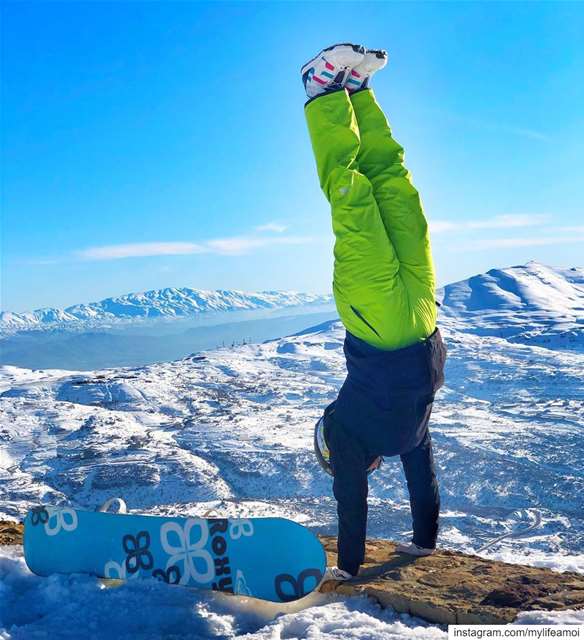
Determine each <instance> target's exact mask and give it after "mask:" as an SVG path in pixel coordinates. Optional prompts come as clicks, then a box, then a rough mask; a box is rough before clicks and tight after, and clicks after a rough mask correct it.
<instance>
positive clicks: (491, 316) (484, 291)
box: [439, 262, 584, 349]
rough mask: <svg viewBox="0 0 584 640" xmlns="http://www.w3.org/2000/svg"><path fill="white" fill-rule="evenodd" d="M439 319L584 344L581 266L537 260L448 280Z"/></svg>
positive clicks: (553, 342) (535, 340)
mask: <svg viewBox="0 0 584 640" xmlns="http://www.w3.org/2000/svg"><path fill="white" fill-rule="evenodd" d="M439 298H440V299H441V301H442V307H441V316H442V322H443V323H452V324H454V325H455V326H456V327H457V328H458V329H459V330H461V331H465V332H468V333H473V334H476V335H490V336H499V337H504V338H506V339H507V340H510V341H512V342H523V343H529V344H539V345H541V346H549V347H552V348H570V349H582V348H584V269H582V268H577V267H573V268H571V269H558V268H553V267H548V266H545V265H542V264H539V263H537V262H529V263H528V264H526V265H523V266H516V267H509V268H507V269H492V270H491V271H488V272H487V273H484V274H481V275H477V276H474V277H472V278H468V279H467V280H461V281H460V282H455V283H453V284H449V285H447V286H446V287H444V289H443V290H442V291H441V292H440V296H439Z"/></svg>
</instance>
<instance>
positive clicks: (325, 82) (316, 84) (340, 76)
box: [300, 43, 365, 98]
mask: <svg viewBox="0 0 584 640" xmlns="http://www.w3.org/2000/svg"><path fill="white" fill-rule="evenodd" d="M364 55H365V49H364V48H363V47H361V46H360V45H357V44H348V43H345V44H335V45H333V46H332V47H327V48H326V49H323V50H322V51H321V52H320V53H319V54H318V55H317V56H315V57H314V58H313V59H312V60H310V61H309V62H307V63H306V64H305V65H304V66H303V67H302V69H301V71H300V73H301V74H302V82H303V83H304V89H305V90H306V95H307V96H308V97H309V98H315V97H316V96H318V95H320V94H322V93H329V92H331V91H338V90H340V89H343V87H344V86H345V81H346V79H347V77H348V74H349V73H350V72H351V69H353V67H355V66H357V65H358V64H359V63H360V62H362V60H363V58H364Z"/></svg>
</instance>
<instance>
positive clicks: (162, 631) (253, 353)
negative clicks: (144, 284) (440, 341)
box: [0, 263, 584, 639]
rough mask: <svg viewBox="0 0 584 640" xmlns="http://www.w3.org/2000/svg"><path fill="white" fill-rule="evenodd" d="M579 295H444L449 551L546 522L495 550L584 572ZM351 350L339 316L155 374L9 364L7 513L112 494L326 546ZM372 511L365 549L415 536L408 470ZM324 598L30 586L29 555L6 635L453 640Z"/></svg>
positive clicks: (525, 282)
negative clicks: (304, 529)
mask: <svg viewBox="0 0 584 640" xmlns="http://www.w3.org/2000/svg"><path fill="white" fill-rule="evenodd" d="M471 280H472V279H471ZM583 283H584V273H583V271H582V270H575V271H574V270H550V269H549V268H548V267H543V266H541V265H535V264H533V263H530V264H529V265H526V266H525V267H513V268H511V269H505V270H497V271H493V272H490V274H485V276H478V277H477V279H476V280H475V281H474V283H473V284H472V286H471V285H470V284H469V283H468V282H467V283H466V284H461V283H457V284H456V285H452V286H451V288H450V289H449V288H448V287H447V288H446V290H445V300H447V301H448V304H445V305H444V306H443V307H442V311H441V313H442V317H441V326H442V327H443V333H444V335H445V339H446V342H447V345H448V349H449V359H448V362H447V372H446V387H445V388H444V389H443V390H442V391H441V392H440V396H439V399H438V402H437V404H436V407H435V411H434V414H433V421H432V436H433V441H434V443H435V457H436V461H437V465H438V473H439V479H440V484H441V495H442V504H443V512H442V528H441V538H440V543H441V544H442V546H444V547H447V548H452V549H458V550H461V551H467V552H474V551H477V550H478V549H479V548H480V547H482V546H483V545H484V544H485V543H486V542H488V541H490V540H492V539H494V538H496V537H498V536H500V535H502V534H504V533H506V532H508V531H510V530H515V529H521V528H524V527H525V525H526V524H528V523H529V522H531V521H533V518H534V515H535V514H538V516H539V517H540V518H541V524H540V525H539V526H538V527H537V528H535V529H534V530H532V531H530V532H529V533H528V534H526V535H525V536H523V537H519V538H510V539H509V538H508V539H505V540H502V541H501V542H499V543H497V544H496V545H494V546H492V547H490V548H489V549H487V550H486V551H484V552H483V553H482V555H484V556H485V557H491V558H497V559H502V560H505V561H508V562H521V563H527V564H532V565H536V566H547V567H549V568H553V569H556V570H560V571H579V572H584V553H583V550H584V456H582V451H583V450H584V447H583V444H584V441H583V438H584V432H583V426H584V382H583V376H582V372H583V371H584V348H583V347H584V335H583V333H582V326H583V321H584V311H583V309H584V305H583V304H582V291H583V289H582V287H583ZM473 292H474V293H473ZM477 292H479V293H477ZM479 294H480V295H479ZM144 295H146V294H144ZM165 295H167V296H168V297H170V298H173V299H174V297H175V295H176V294H175V293H172V292H171V291H170V290H169V292H168V294H165ZM566 327H569V328H568V329H566ZM566 331H567V333H566ZM568 334H569V336H570V338H569V340H568V339H564V337H562V336H565V335H568ZM534 336H535V337H534ZM343 337H344V332H343V328H342V326H341V325H340V323H338V322H329V323H325V324H323V325H319V326H317V327H312V328H309V329H307V330H305V331H302V332H301V333H299V334H296V335H293V336H289V337H286V338H282V339H279V340H274V341H270V342H266V343H264V344H251V345H245V346H240V347H235V348H230V349H228V348H226V349H219V350H215V351H210V352H205V353H204V354H199V355H198V356H195V357H187V358H184V359H182V360H177V361H174V362H166V363H159V364H153V365H148V366H144V367H134V368H117V369H104V370H100V371H91V372H87V371H85V372H67V371H62V370H48V369H46V370H34V371H33V370H28V369H20V368H18V367H12V366H4V367H0V517H2V518H8V519H10V518H12V519H18V518H21V517H22V516H23V515H24V514H25V512H26V511H27V510H28V509H29V508H30V507H31V506H33V505H35V504H38V503H40V502H45V503H54V504H58V503H63V502H70V503H71V504H73V505H74V506H76V507H80V508H88V509H93V508H95V507H96V506H97V505H99V504H101V503H102V502H104V501H105V500H106V499H108V498H111V497H113V496H118V495H119V496H122V497H123V498H124V499H125V500H126V502H127V503H128V505H129V507H130V509H131V510H135V511H138V512H148V513H157V514H172V515H175V514H181V515H187V514H192V515H195V514H202V513H204V512H206V511H207V510H208V509H211V508H213V509H216V510H217V511H219V512H220V513H223V514H226V515H236V514H237V515H240V516H245V515H249V514H253V515H255V516H264V515H280V516H285V517H289V518H292V519H295V520H297V521H298V522H301V523H302V524H305V525H306V526H309V527H311V528H313V529H314V530H315V531H318V532H323V533H333V532H334V531H335V527H336V513H335V508H336V505H335V501H334V499H333V497H332V492H331V482H330V479H329V478H328V477H326V476H325V475H324V474H323V473H322V472H321V470H320V468H319V466H318V464H317V463H316V460H315V458H314V455H313V453H312V435H313V431H312V430H313V425H314V422H315V421H316V419H317V418H318V417H319V415H320V414H321V412H322V409H323V407H324V406H325V405H326V404H327V403H328V402H330V401H332V400H333V399H334V397H335V395H336V393H337V391H338V388H339V386H340V384H341V383H342V380H343V378H344V375H345V369H344V360H343V353H342V344H343ZM369 514H370V515H369V530H368V531H369V535H370V536H371V537H385V538H392V539H403V538H407V537H408V536H409V532H410V529H411V524H410V514H409V505H408V502H407V489H406V487H405V482H404V479H403V477H402V472H401V469H400V465H399V460H395V459H392V460H387V461H386V464H385V465H384V467H383V470H382V471H380V472H378V473H375V474H374V475H373V476H372V477H371V488H370V511H369ZM314 598H315V600H312V599H310V600H309V601H307V602H303V603H301V604H300V605H298V606H299V608H298V609H297V610H294V611H291V610H285V609H282V608H280V609H274V608H273V607H272V608H270V605H260V604H258V603H253V605H252V604H250V603H245V604H241V603H239V604H238V601H237V599H235V598H231V599H225V598H224V597H223V598H222V597H220V596H217V595H214V594H197V593H194V592H190V591H185V590H183V589H172V588H167V587H165V586H164V585H159V584H149V583H142V584H132V585H124V586H123V587H120V588H119V589H103V588H102V587H101V586H100V585H99V583H98V582H97V581H96V580H95V579H92V578H88V577H79V576H75V577H69V578H66V577H62V576H61V577H53V578H49V579H40V578H37V577H36V576H33V575H31V574H30V573H29V572H28V570H27V569H26V567H25V566H24V564H23V561H22V558H21V557H20V555H19V551H17V550H16V549H10V548H7V547H6V548H4V549H2V550H0V638H8V637H12V638H35V637H38V638H45V637H47V638H48V637H63V638H65V637H78V636H76V635H75V633H76V632H77V630H78V629H79V626H80V625H81V624H83V625H86V626H87V627H88V629H89V632H88V635H87V636H86V637H110V638H129V637H132V638H135V637H137V638H150V637H161V636H164V637H173V638H183V637H185V638H187V637H189V638H210V637H225V638H235V637H249V638H295V637H298V638H306V637H309V638H352V637H355V638H380V639H386V638H397V637H400V638H403V637H410V636H415V637H421V638H424V637H438V636H440V637H445V633H444V631H443V630H442V629H440V628H438V627H436V626H431V625H430V626H428V625H425V624H424V623H422V622H421V621H420V620H414V619H411V618H408V617H407V616H405V617H404V616H397V615H395V614H393V613H391V612H386V611H381V610H380V609H378V608H377V607H376V606H375V605H374V604H373V603H371V602H369V601H367V600H363V599H358V598H357V599H344V600H343V599H340V600H339V599H334V598H332V597H330V596H326V597H325V596H314ZM138 611H140V612H147V613H145V614H144V615H140V616H138V615H136V612H138ZM530 616H531V617H529V618H526V619H525V620H526V621H527V620H529V621H530V622H534V623H544V622H545V621H546V620H548V619H551V618H550V616H551V617H553V618H554V620H557V621H560V620H566V621H568V620H572V619H575V618H571V617H570V616H576V617H578V616H581V614H569V613H562V614H557V615H556V616H555V617H554V616H553V615H552V614H545V615H544V614H541V616H540V617H539V618H538V616H537V615H535V614H530ZM558 616H559V617H558ZM578 619H579V620H580V621H582V618H581V617H580V618H578ZM246 633H247V634H251V635H248V636H245V634H246ZM2 634H3V635H2ZM67 634H69V635H67ZM91 634H94V635H93V636H92V635H91ZM102 634H103V635H102Z"/></svg>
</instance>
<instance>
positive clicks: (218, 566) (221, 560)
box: [24, 506, 326, 602]
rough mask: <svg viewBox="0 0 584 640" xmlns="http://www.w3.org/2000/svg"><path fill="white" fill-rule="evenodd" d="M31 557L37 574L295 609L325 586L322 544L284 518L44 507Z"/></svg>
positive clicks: (27, 544) (37, 515)
mask: <svg viewBox="0 0 584 640" xmlns="http://www.w3.org/2000/svg"><path fill="white" fill-rule="evenodd" d="M24 524H25V528H24V557H25V559H26V563H27V565H28V567H29V569H30V570H31V571H32V572H33V573H36V574H37V575H41V576H47V575H50V574H52V573H89V574H92V575H95V576H99V577H102V578H114V579H118V580H133V579H139V578H155V579H158V580H161V581H163V582H166V583H168V584H177V585H183V586H186V587H194V588H198V589H213V590H215V591H223V592H227V593H233V594H238V595H245V596H251V597H254V598H261V599H263V600H271V601H273V602H291V601H292V600H297V599H299V598H302V597H303V596H305V595H307V594H308V593H310V592H311V591H313V590H314V589H316V587H317V586H318V584H319V583H320V581H321V578H322V575H323V572H324V570H325V567H326V556H325V552H324V549H323V547H322V545H321V544H320V542H319V540H318V539H317V538H316V536H315V535H313V534H312V533H311V532H310V531H308V529H305V528H304V527H303V526H301V525H299V524H297V523H295V522H292V521H291V520H285V519H284V518H249V519H234V518H173V517H159V516H144V515H133V514H117V513H101V512H95V511H77V510H75V509H70V508H67V507H49V506H46V507H36V508H34V509H32V511H30V512H29V514H28V515H27V517H26V520H25V523H24Z"/></svg>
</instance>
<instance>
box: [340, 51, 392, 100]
mask: <svg viewBox="0 0 584 640" xmlns="http://www.w3.org/2000/svg"><path fill="white" fill-rule="evenodd" d="M386 64H387V51H384V50H383V49H367V51H366V52H365V56H364V57H363V60H361V62H360V63H359V64H358V65H357V66H356V67H353V69H351V71H350V73H349V74H348V76H347V80H346V82H345V88H346V89H347V91H349V93H352V92H353V91H357V90H358V89H366V88H367V87H368V86H369V80H370V79H371V76H372V75H373V74H374V73H375V72H376V71H379V70H380V69H383V67H385V65H386Z"/></svg>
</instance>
